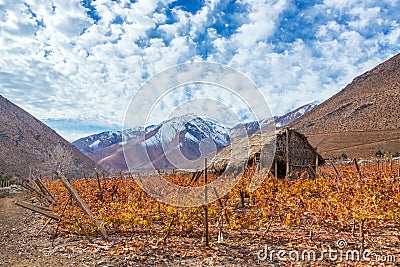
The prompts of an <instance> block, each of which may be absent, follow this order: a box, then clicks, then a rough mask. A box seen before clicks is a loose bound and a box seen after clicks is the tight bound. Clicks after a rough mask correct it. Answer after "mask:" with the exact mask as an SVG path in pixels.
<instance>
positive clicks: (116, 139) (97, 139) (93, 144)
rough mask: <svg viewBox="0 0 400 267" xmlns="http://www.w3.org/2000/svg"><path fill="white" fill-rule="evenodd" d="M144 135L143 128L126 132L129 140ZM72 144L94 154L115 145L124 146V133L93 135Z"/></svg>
mask: <svg viewBox="0 0 400 267" xmlns="http://www.w3.org/2000/svg"><path fill="white" fill-rule="evenodd" d="M143 134H144V129H143V127H135V128H132V129H128V130H124V135H125V136H126V137H127V139H128V140H133V139H136V138H138V137H140V136H142V135H143ZM72 144H73V145H74V146H75V147H77V148H78V149H79V150H80V151H81V152H83V153H85V154H88V153H93V152H95V151H96V150H98V149H102V148H106V147H109V146H112V145H114V144H122V131H106V132H102V133H98V134H93V135H90V136H87V137H83V138H81V139H78V140H76V141H74V142H73V143H72Z"/></svg>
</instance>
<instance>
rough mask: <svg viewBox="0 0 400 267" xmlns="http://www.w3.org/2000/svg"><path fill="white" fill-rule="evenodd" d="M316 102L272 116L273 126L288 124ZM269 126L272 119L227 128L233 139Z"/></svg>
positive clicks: (307, 110) (314, 105) (316, 104)
mask: <svg viewBox="0 0 400 267" xmlns="http://www.w3.org/2000/svg"><path fill="white" fill-rule="evenodd" d="M318 104H319V102H318V101H314V102H312V103H309V104H306V105H304V106H301V107H299V108H296V109H295V110H293V111H291V112H289V113H286V114H285V115H282V116H275V117H274V121H275V127H276V128H280V127H283V126H286V125H288V124H289V123H291V122H292V121H294V120H295V119H297V118H300V117H301V116H303V115H304V114H306V113H307V112H309V111H310V110H312V109H313V108H314V107H316V106H318ZM269 126H273V124H272V119H264V120H260V121H259V122H258V121H252V122H247V123H243V124H238V125H236V126H235V127H233V128H231V129H230V130H229V135H230V138H231V140H235V139H238V138H242V137H245V136H246V134H247V136H250V135H252V134H254V133H256V132H258V131H260V130H261V129H266V128H267V127H269Z"/></svg>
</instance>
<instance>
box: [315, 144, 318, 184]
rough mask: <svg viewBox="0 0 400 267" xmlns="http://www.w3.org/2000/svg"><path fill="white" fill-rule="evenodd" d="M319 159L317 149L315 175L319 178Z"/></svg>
mask: <svg viewBox="0 0 400 267" xmlns="http://www.w3.org/2000/svg"><path fill="white" fill-rule="evenodd" d="M318 161H319V158H318V152H317V148H315V173H316V174H317V177H318V164H319V162H318Z"/></svg>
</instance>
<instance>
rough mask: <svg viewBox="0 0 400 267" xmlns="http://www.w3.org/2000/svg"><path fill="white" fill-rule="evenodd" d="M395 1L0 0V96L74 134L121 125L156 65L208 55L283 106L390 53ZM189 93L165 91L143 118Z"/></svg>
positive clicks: (399, 27) (340, 82) (399, 10)
mask: <svg viewBox="0 0 400 267" xmlns="http://www.w3.org/2000/svg"><path fill="white" fill-rule="evenodd" d="M399 2H400V1H397V0H376V1H375V0H366V1H359V0H319V1H311V0H305V1H299V0H266V1H262V0H248V1H244V0H236V1H235V0H232V1H230V0H226V1H223V0H221V1H218V0H203V1H200V0H194V1H184V0H177V1H174V0H164V1H154V0H138V1H124V0H118V1H112V0H97V1H89V0H84V1H76V0H57V1H48V0H27V1H21V0H0V94H1V95H3V96H4V97H6V98H8V99H9V100H10V101H12V102H13V103H15V104H17V105H19V106H20V107H22V108H23V109H25V110H27V111H28V112H29V113H31V114H32V115H34V116H35V117H37V118H38V119H40V120H42V121H43V122H45V123H47V124H48V125H50V126H51V127H53V128H54V129H55V130H56V131H57V132H58V133H60V134H61V135H62V136H63V137H65V138H66V139H67V140H70V141H72V140H75V139H77V138H80V137H83V136H85V135H88V134H92V133H98V132H100V131H103V130H118V129H121V128H122V126H123V123H124V116H125V112H126V110H127V108H128V105H129V103H130V101H131V99H132V98H133V97H134V95H135V93H136V92H137V91H138V90H140V88H141V86H143V84H144V83H145V82H146V81H147V80H148V79H151V77H153V76H154V75H156V74H157V73H159V72H161V71H163V70H165V69H167V68H170V67H172V66H174V65H176V64H182V63H190V62H213V63H219V64H224V65H227V66H229V67H231V68H233V69H235V70H237V71H239V72H241V73H242V74H243V75H245V76H246V77H248V78H249V79H250V80H251V81H253V82H254V84H255V86H256V87H257V88H258V90H260V92H261V93H262V94H263V96H264V97H265V99H266V100H267V103H268V105H269V108H270V110H271V112H272V114H273V115H282V114H284V113H286V112H288V111H290V110H292V109H294V108H296V107H299V106H301V105H304V104H307V103H310V102H313V101H315V100H320V101H323V100H326V99H328V98H329V97H331V96H332V95H334V94H335V93H337V92H338V91H340V90H341V89H343V88H344V87H345V86H346V85H347V84H349V83H350V82H351V81H352V80H353V79H354V78H355V77H356V76H358V75H360V74H362V73H364V72H365V71H368V70H369V69H371V68H373V67H375V66H376V65H378V64H379V63H381V62H383V61H385V60H387V59H389V58H390V57H392V56H393V55H395V54H397V53H399V51H400V40H399V37H400V15H399V14H400V3H399ZM182 92H183V93H182ZM148 93H149V94H151V93H152V92H148ZM193 95H194V94H193V93H192V92H191V91H190V90H186V89H185V90H182V89H181V90H179V93H177V94H176V95H173V94H171V97H173V98H175V101H169V100H168V99H167V98H168V97H166V99H165V101H166V103H170V104H169V105H160V108H159V109H158V111H157V112H158V113H157V114H160V116H158V117H157V116H153V117H154V121H153V123H159V122H160V121H161V120H162V119H163V118H165V117H166V116H167V115H165V114H168V113H169V112H170V110H171V107H173V105H174V104H175V105H179V103H180V102H179V101H181V102H182V101H185V100H187V99H190V97H193ZM177 97H180V99H178V100H179V101H177V99H176V98H177ZM227 99H230V98H229V97H227ZM226 101H229V100H226ZM232 101H234V100H232ZM235 101H236V100H235ZM232 103H234V102H232ZM232 103H227V105H228V106H229V105H231V106H232ZM171 105H172V106H171ZM163 107H164V108H163ZM138 110H140V109H139V108H138ZM138 112H139V111H138ZM163 113H165V114H163ZM243 118H248V117H247V116H243ZM157 120H160V121H157Z"/></svg>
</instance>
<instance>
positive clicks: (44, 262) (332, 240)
mask: <svg viewBox="0 0 400 267" xmlns="http://www.w3.org/2000/svg"><path fill="white" fill-rule="evenodd" d="M0 193H2V192H0ZM0 195H2V197H1V196H0V212H1V213H0V214H1V215H0V248H1V253H0V267H3V266H4V267H6V266H7V267H9V266H17V267H22V266H29V267H31V266H32V267H35V266H38V267H39V266H40V267H42V266H74V267H78V266H99V267H104V266H241V267H244V266H400V250H399V245H400V243H398V242H397V241H395V242H393V241H391V242H390V243H391V245H387V247H386V248H385V251H386V252H387V253H391V254H392V255H395V256H396V259H395V261H394V262H376V261H375V262H364V263H362V262H351V264H348V263H347V264H346V263H345V262H341V263H337V262H284V261H276V260H274V261H268V260H265V259H264V260H262V261H261V262H259V261H258V256H260V254H259V253H260V249H261V250H262V249H263V248H264V247H265V245H267V244H268V246H269V247H272V248H279V247H281V248H282V247H283V248H291V247H292V246H295V247H297V246H300V247H301V246H306V247H308V248H315V249H317V250H318V249H321V247H322V246H324V245H329V246H330V245H333V246H335V244H336V242H337V240H339V239H345V240H347V241H348V242H349V246H350V245H351V244H356V243H354V242H356V241H355V240H351V239H350V237H349V235H348V234H346V235H343V234H342V233H340V232H337V233H336V234H333V233H332V232H327V230H326V229H321V231H319V232H317V231H315V234H314V235H315V237H314V238H313V240H312V241H310V240H309V238H308V237H307V234H306V233H307V231H305V230H304V229H303V230H301V229H300V230H282V229H280V228H279V226H277V227H276V228H275V229H271V231H270V232H269V233H265V232H262V231H236V232H229V233H226V235H225V237H224V242H223V243H221V244H219V243H218V242H217V240H216V235H215V233H214V234H213V236H212V237H211V246H210V247H209V248H205V246H204V241H202V240H200V239H199V238H198V237H183V236H170V237H168V241H167V242H166V243H161V244H159V242H158V241H159V240H160V236H162V235H163V234H162V233H161V234H159V235H158V236H157V233H154V232H151V233H149V232H147V233H146V232H135V233H134V234H133V235H132V236H131V237H115V236H116V235H112V236H114V237H113V240H112V241H111V242H105V241H102V240H101V239H100V238H95V239H93V240H91V241H90V242H89V241H88V240H87V239H86V238H85V237H83V236H78V235H73V234H71V235H70V236H66V235H61V236H58V237H57V238H56V239H55V241H54V244H52V234H53V233H54V231H55V229H56V226H57V224H56V223H55V222H53V223H50V224H49V225H48V226H47V227H46V228H45V230H44V231H42V232H40V230H41V228H42V227H43V225H44V224H45V221H46V219H45V218H43V217H42V216H41V215H38V214H36V213H33V212H31V211H29V210H26V209H24V208H21V207H19V206H16V205H15V204H14V202H15V201H16V200H18V199H20V200H22V199H24V200H26V201H29V197H27V196H26V195H25V194H24V193H11V194H10V193H6V194H4V193H2V194H0ZM271 228H274V227H271ZM39 232H40V234H38V233H39ZM393 238H394V239H397V238H396V237H395V236H393ZM393 238H391V239H393ZM370 240H371V241H373V238H372V237H370ZM387 241H388V240H387V239H385V240H383V241H382V242H379V243H381V244H384V243H388V242H387ZM368 248H369V249H371V250H375V248H374V247H371V246H368ZM261 256H263V255H261Z"/></svg>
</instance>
